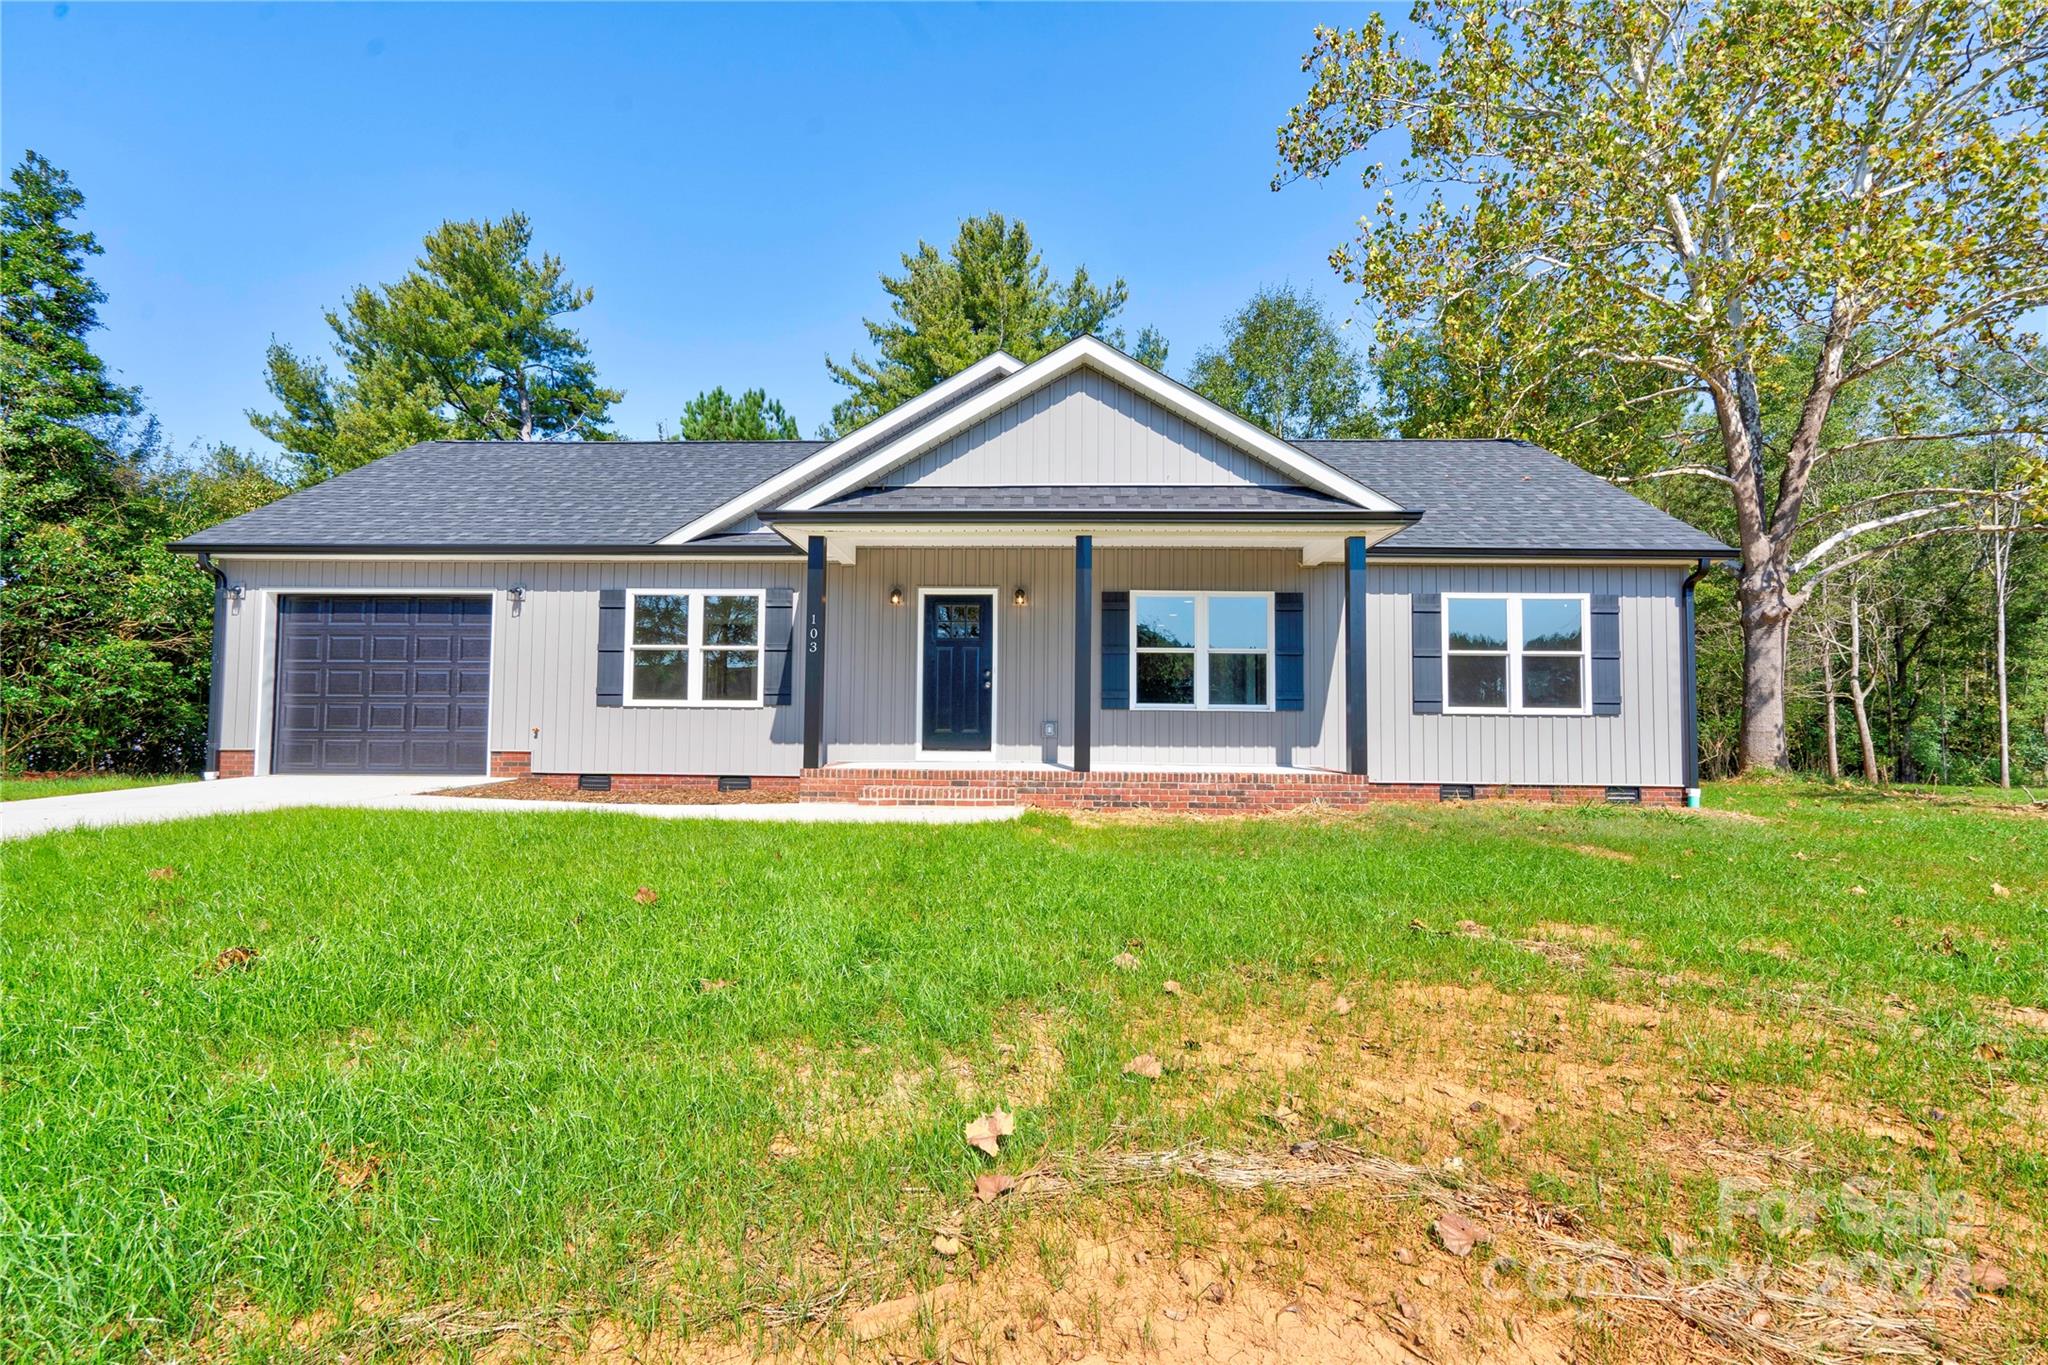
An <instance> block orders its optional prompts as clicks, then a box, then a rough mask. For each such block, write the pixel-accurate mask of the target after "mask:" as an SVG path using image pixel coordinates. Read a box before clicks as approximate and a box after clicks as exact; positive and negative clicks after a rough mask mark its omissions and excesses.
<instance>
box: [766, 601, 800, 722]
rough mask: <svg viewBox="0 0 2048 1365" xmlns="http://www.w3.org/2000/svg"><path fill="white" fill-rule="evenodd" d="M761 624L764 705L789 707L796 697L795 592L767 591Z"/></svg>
mask: <svg viewBox="0 0 2048 1365" xmlns="http://www.w3.org/2000/svg"><path fill="white" fill-rule="evenodd" d="M762 618H763V619H762V621H761V679H762V682H761V702H762V704H763V705H766V706H788V705H789V704H790V698H791V696H793V695H794V694H795V688H794V686H793V683H792V680H793V678H794V675H795V670H794V669H793V668H791V667H790V663H789V661H790V659H791V657H792V656H793V651H792V650H791V649H790V642H791V641H792V640H793V639H794V638H795V636H796V589H794V588H770V589H768V610H767V611H766V612H764V613H762Z"/></svg>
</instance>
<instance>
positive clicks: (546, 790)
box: [429, 777, 797, 806]
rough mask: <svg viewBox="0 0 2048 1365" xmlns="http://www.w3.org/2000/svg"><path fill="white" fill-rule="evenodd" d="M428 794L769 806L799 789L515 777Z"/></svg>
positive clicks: (786, 799)
mask: <svg viewBox="0 0 2048 1365" xmlns="http://www.w3.org/2000/svg"><path fill="white" fill-rule="evenodd" d="M429 795H432V796H475V797H484V798H487V799H489V800H493V801H575V802H579V803H581V804H583V805H591V806H770V805H784V804H787V803H790V802H793V801H795V800H796V799H797V794H796V792H795V791H794V790H793V789H791V788H788V787H761V788H755V789H753V790H750V791H737V792H722V791H719V790H717V789H716V788H712V787H701V786H696V787H691V786H674V787H638V786H636V787H614V788H613V789H612V790H610V791H605V792H587V791H584V790H583V789H582V788H580V787H560V786H556V785H555V784H554V783H551V782H543V781H541V780H540V779H538V778H532V777H515V778H512V779H510V780H509V781H505V782H487V783H484V784H483V785H482V786H476V787H449V788H447V789H445V790H443V791H437V792H431V793H429Z"/></svg>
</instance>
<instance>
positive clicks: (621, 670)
mask: <svg viewBox="0 0 2048 1365" xmlns="http://www.w3.org/2000/svg"><path fill="white" fill-rule="evenodd" d="M597 704H598V705H599V706H624V705H625V704H626V590H625V589H624V588H600V589H598V593H597Z"/></svg>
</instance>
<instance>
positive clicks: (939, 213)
mask: <svg viewBox="0 0 2048 1365" xmlns="http://www.w3.org/2000/svg"><path fill="white" fill-rule="evenodd" d="M1362 12H1363V11H1362V10H1359V9H1356V8H1352V9H1347V8H1345V7H1343V6H1334V5H1322V6H1313V7H1306V6H1304V7H1295V6H1284V5H1260V6H1220V5H1205V6H1185V7H1182V6H1165V5H1156V6H1155V5H1128V6H1120V7H1096V6H1078V5H1077V6H1045V7H1040V6H1007V5H995V6H967V5H960V6H945V7H936V6H934V7H903V8H899V7H855V6H844V7H826V6H809V7H789V8H782V7H770V6H745V7H712V6H705V7H683V6H653V5H638V6H597V5H583V6H541V5H458V6H382V5H342V6H314V5H253V4H252V5H228V6H176V5H91V4H70V5H63V4H59V5H51V4H35V5H30V4H8V5H6V6H5V8H4V11H0V148H4V153H5V157H6V160H7V162H8V164H9V165H10V166H11V165H13V164H15V163H16V162H18V161H19V159H20V157H21V154H22V152H23V151H24V150H25V149H27V148H30V147H33V148H34V149H36V150H37V151H40V152H42V153H43V154H44V155H46V156H48V157H49V158H51V159H52V160H53V161H54V162H56V163H57V164H58V165H59V166H62V167H64V168H65V169H66V170H68V171H70V172H71V174H72V176H73V179H74V181H75V182H76V183H77V185H78V186H79V188H80V189H82V190H83V191H84V192H85V194H86V196H87V205H86V213H85V216H84V224H85V225H86V226H88V227H90V228H91V229H92V230H94V231H95V232H97V233H98V234H99V237H100V241H101V243H102V244H103V245H104V246H105V247H106V255H105V256H103V257H101V258H99V260H98V261H97V262H96V264H95V271H96V274H97V276H98V278H99V280H100V282H101V284H102V286H103V287H104V288H105V289H106V291H107V294H108V296H109V298H108V302H107V305H106V307H105V309H104V310H103V319H104V321H105V323H106V329H105V330H104V331H103V332H101V333H100V334H99V336H98V338H97V344H98V345H99V347H100V348H101V351H102V353H103V354H104V355H105V356H107V358H108V359H109V361H110V362H111V363H112V364H113V365H115V366H116V367H117V368H118V369H119V370H120V371H121V374H122V376H123V378H124V379H125V380H126V382H129V383H132V384H137V385H140V386H141V387H142V389H143V390H144V392H145V395H146V397H147V399H148V402H149V404H150V406H151V408H152V410H154V411H155V412H156V413H158V414H159V415H160V416H161V417H162V419H163V421H164V423H165V425H166V427H167V429H168V430H169V432H170V434H171V435H172V437H173V438H174V439H175V440H176V441H178V442H179V443H180V444H183V443H187V442H193V441H207V442H212V441H217V440H228V441H233V442H235V443H237V444H240V445H242V446H243V447H244V448H246V449H264V448H265V444H264V443H263V442H262V441H261V439H260V438H259V437H257V436H256V434H255V433H254V432H253V431H252V430H250V428H249V425H248V423H247V421H246V419H245V418H244V416H243V413H244V411H245V410H246V409H248V408H251V407H261V406H265V405H266V404H267V401H268V395H267V394H265V392H264V390H263V387H262V354H263V348H264V346H265V344H266V343H267V342H268V340H269V339H270V338H271V337H272V336H273V335H275V336H277V337H278V338H279V339H281V340H284V341H287V342H290V343H292V344H294V345H296V346H300V347H322V348H324V345H325V339H326V335H327V333H326V329H325V327H324V325H323V323H322V322H321V312H322V310H323V309H325V308H329V307H333V306H335V305H337V304H338V303H339V302H340V301H341V299H342V298H343V297H344V295H345V293H346V292H347V291H348V290H349V289H350V288H351V287H353V286H354V285H356V284H358V283H362V282H373V281H388V280H392V279H395V278H397V277H398V276H399V275H401V274H403V273H404V271H405V269H406V268H407V266H408V264H409V262H410V261H411V259H412V257H413V255H414V254H415V252H416V251H417V248H418V245H419V240H420V238H421V236H422V235H423V234H424V233H425V232H427V231H428V230H429V229H431V228H432V227H433V226H434V225H435V224H437V223H439V222H440V221H441V220H442V219H444V218H467V217H479V216H497V215H501V214H503V213H505V212H507V211H510V210H514V209H518V210H523V211H524V212H526V213H527V214H528V215H529V216H530V217H531V218H532V219H533V222H534V227H535V236H536V242H537V245H539V246H540V247H541V248H543V249H545V250H548V251H551V252H554V253H556V254H557V255H559V256H561V257H562V258H563V260H564V262H565V263H566V264H567V266H568V268H569V271H570V273H571V275H572V276H573V278H575V279H576V280H577V281H578V282H579V283H582V284H587V285H589V286H591V287H593V288H594V289H595V290H596V291H597V297H596V301H595V302H594V303H593V304H592V306H591V307H589V308H587V309H586V310H584V312H583V313H581V314H580V315H579V317H578V325H579V326H580V327H581V329H582V331H583V332H584V334H585V335H586V336H587V337H588V338H589V340H590V343H591V348H592V352H593V355H594V357H595V359H596V361H597V364H598V367H599V370H600V373H601V374H602V375H603V377H604V379H605V380H606V382H608V383H610V384H612V385H613V386H615V387H621V388H624V389H625V390H626V400H625V402H624V404H623V405H622V406H621V407H620V408H619V409H618V410H617V417H618V421H617V426H618V428H619V430H620V431H621V432H622V433H623V434H626V435H631V436H652V435H653V434H654V430H655V425H656V423H657V422H664V421H665V422H667V423H668V424H669V425H670V426H671V427H673V425H674V423H675V419H676V415H677V414H678V413H679V412H680V411H681V408H682V405H683V402H684V401H685V400H686V399H687V398H688V397H690V396H691V395H692V394H694V393H696V392H697V391H698V390H700V389H705V388H709V387H711V386H713V385H715V384H723V385H725V386H726V387H727V388H733V389H736V388H739V387H743V386H749V385H760V386H764V387H766V388H767V389H768V390H769V392H770V393H771V394H773V395H775V396H776V397H778V398H780V399H781V400H782V401H783V403H784V404H785V405H786V406H788V407H789V408H790V410H791V411H792V412H793V413H795V414H796V416H797V417H798V419H799V420H800V421H801V422H802V423H803V426H804V430H805V433H806V434H807V435H808V434H810V433H811V432H812V431H813V430H814V429H815V428H816V427H817V425H818V423H819V422H820V421H821V420H822V419H823V418H824V417H825V416H826V413H827V411H828V409H829V408H830V406H831V404H832V402H833V401H834V400H835V399H836V397H837V396H838V394H839V392H840V391H839V390H838V389H837V388H836V386H834V385H832V384H831V382H830V381H829V380H828V379H827V378H826V375H825V369H824V356H825V354H826V353H827V352H828V351H829V352H831V353H832V354H833V355H834V356H835V357H842V358H843V357H844V356H845V355H846V353H847V352H848V351H850V350H852V349H853V348H855V347H856V346H857V345H862V344H863V343H864V341H865V337H864V334H863V332H862V331H861V326H860V320H861V318H862V317H864V316H868V315H878V314H879V313H880V312H881V311H882V309H883V295H882V292H881V289H880V287H879V286H878V285H877V283H876V281H875V277H876V275H877V273H878V272H880V271H882V270H884V269H893V268H894V267H895V266H896V264H897V257H898V254H899V253H900V252H903V251H905V250H908V249H910V248H911V247H912V246H913V245H914V244H915V243H916V241H917V240H918V238H919V237H925V238H928V239H931V240H934V241H948V240H950V239H951V236H952V234H953V230H954V225H955V223H956V222H957V221H958V219H960V218H961V217H963V216H965V215H967V214H970V213H976V212H981V211H985V210H988V209H997V210H1001V211H1003V212H1005V213H1008V214H1011V215H1013V216H1018V217H1022V218H1024V219H1025V220H1026V221H1027V222H1028V223H1029V224H1030V226H1031V229H1032V232H1033V235H1034V236H1035V237H1036V239H1037V240H1038V242H1039V244H1040V246H1041V248H1042V249H1043V250H1044V253H1045V256H1046V261H1047V264H1048V265H1050V266H1051V267H1052V269H1053V271H1054V273H1055V275H1064V274H1065V273H1067V272H1069V271H1071V270H1072V268H1073V267H1074V266H1075V265H1077V264H1081V263H1085V264H1086V265H1087V266H1088V267H1089V270H1090V272H1091V273H1092V274H1094V275H1096V276H1097V277H1098V278H1107V277H1110V276H1113V275H1118V274H1121V275H1122V276H1124V277H1125V278H1126V279H1127V280H1128V281H1129V283H1130V290H1131V306H1130V309H1129V311H1128V312H1127V314H1126V315H1125V322H1126V324H1127V325H1128V326H1129V328H1130V330H1131V332H1132V333H1133V335H1135V332H1136V330H1137V328H1138V327H1140V326H1142V325H1145V324H1148V323H1149V324H1152V325H1155V326H1157V327H1159V328H1161V329H1162V330H1163V331H1164V332H1165V334H1166V336H1167V338H1168V339H1169V340H1170V341H1171V343H1172V346H1173V353H1172V357H1171V361H1170V364H1169V368H1170V369H1171V370H1172V371H1173V372H1174V373H1176V374H1180V373H1182V372H1183V371H1184V369H1185V366H1186V365H1187V363H1188V361H1189V360H1190V359H1191V358H1192V357H1193V355H1194V354H1195V352H1196V350H1197V349H1199V348H1200V347H1201V346H1203V345H1205V344H1209V343H1211V342H1213V341H1214V340H1215V339H1216V337H1217V335H1218V331H1219V324H1220V323H1221V321H1222V319H1223V318H1224V317H1226V316H1227V315H1228V314H1229V313H1230V312H1231V311H1232V310H1233V309H1235V308H1236V307H1237V306H1238V305H1239V304H1240V303H1242V302H1243V300H1244V299H1245V297H1246V296H1247V295H1248V294H1250V293H1251V291H1252V290H1253V289H1254V288H1256V287H1257V286H1258V285H1260V284H1262V283H1267V282H1277V281H1282V280H1291V281H1293V282H1294V283H1295V284H1297V285H1308V286H1311V287H1313V288H1314V289H1316V290H1317V292H1318V293H1320V294H1321V295H1323V297H1324V298H1325V299H1326V300H1327V301H1328V302H1330V303H1331V304H1333V305H1335V306H1336V307H1337V308H1338V309H1339V310H1340V311H1341V312H1343V313H1347V314H1348V312H1349V311H1350V309H1351V307H1352V296H1351V292H1350V291H1349V290H1348V289H1346V288H1345V287H1344V286H1343V285H1342V283H1341V282H1340V281H1338V280H1337V279H1336V278H1335V276H1334V275H1333V274H1332V273H1331V271H1330V269H1329V265H1328V262H1327V259H1326V258H1327V255H1328V253H1329V250H1330V248H1331V247H1332V246H1334V245H1336V244H1337V243H1338V242H1340V241H1342V240H1344V239H1345V238H1346V237H1347V235H1348V234H1349V233H1350V231H1351V225H1352V223H1353V221H1354V220H1355V219H1356V217H1357V215H1358V214H1359V213H1361V212H1362V211H1364V209H1365V207H1366V200H1365V196H1364V194H1363V192H1362V190H1361V189H1360V188H1359V186H1358V184H1357V181H1356V179H1355V178H1350V177H1347V178H1346V179H1345V180H1343V181H1341V182H1336V183H1329V184H1321V185H1300V186H1295V187H1292V188H1290V189H1288V190H1285V191H1283V192H1282V193H1279V194H1275V193H1273V192H1272V191H1270V190H1269V189H1268V188H1267V184H1268V180H1269V178H1270V176H1271V174H1272V172H1273V166H1274V157H1273V131H1274V128H1275V126H1276V125H1277V124H1278V123H1279V122H1280V120H1281V119H1282V118H1283V117H1284V116H1285V114H1286V111H1287V108H1288V106H1289V105H1290V104H1291V103H1293V102H1294V101H1296V100H1297V99H1299V98H1300V96H1301V94H1302V93H1303V91H1304V90H1305V88H1306V84H1305V78H1304V77H1303V75H1302V74H1301V71H1300V57H1301V54H1302V52H1303V51H1304V50H1305V49H1306V48H1307V46H1308V44H1309V41H1310V34H1311V30H1312V29H1313V27H1314V25H1315V24H1317V23H1318V22H1321V23H1355V22H1357V20H1358V19H1359V18H1360V17H1361V15H1362Z"/></svg>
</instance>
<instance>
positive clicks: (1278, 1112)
mask: <svg viewBox="0 0 2048 1365" xmlns="http://www.w3.org/2000/svg"><path fill="white" fill-rule="evenodd" d="M1261 1117H1262V1118H1264V1119H1265V1120H1266V1121H1267V1122H1269V1123H1272V1124H1275V1125H1277V1126H1278V1127H1281V1128H1292V1127H1293V1126H1294V1122H1295V1120H1296V1119H1298V1118H1300V1117H1301V1115H1300V1114H1298V1113H1296V1112H1295V1111H1294V1110H1293V1109H1290V1108H1289V1107H1288V1106H1286V1105H1284V1104H1276V1105H1274V1106H1273V1107H1272V1108H1271V1109H1268V1110H1267V1111H1266V1112H1265V1113H1264V1114H1263V1115H1261Z"/></svg>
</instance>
